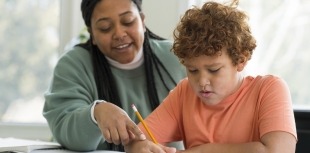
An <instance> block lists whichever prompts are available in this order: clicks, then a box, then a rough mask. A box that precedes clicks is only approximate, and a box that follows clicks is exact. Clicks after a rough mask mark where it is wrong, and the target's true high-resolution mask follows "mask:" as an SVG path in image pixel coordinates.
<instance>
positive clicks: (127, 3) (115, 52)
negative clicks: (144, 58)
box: [89, 0, 145, 64]
mask: <svg viewBox="0 0 310 153" xmlns="http://www.w3.org/2000/svg"><path fill="white" fill-rule="evenodd" d="M89 30H90V33H91V36H92V39H93V41H92V43H93V44H94V45H96V46H97V47H98V48H99V49H100V51H101V52H102V53H103V54H104V55H105V56H107V57H109V58H111V59H113V60H115V61H118V62H119V63H122V64H126V63H130V62H131V61H132V60H133V59H134V57H135V55H136V54H137V53H138V51H139V50H141V48H142V45H143V41H144V32H145V25H144V15H143V14H142V13H140V12H139V10H138V8H137V7H136V5H135V4H134V3H133V2H132V1H131V0H101V1H100V2H98V3H97V5H96V6H95V8H94V11H93V14H92V17H91V29H89Z"/></svg>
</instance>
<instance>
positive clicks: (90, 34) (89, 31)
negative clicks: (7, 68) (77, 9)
mask: <svg viewBox="0 0 310 153" xmlns="http://www.w3.org/2000/svg"><path fill="white" fill-rule="evenodd" d="M87 31H88V33H89V37H90V38H91V41H92V43H93V45H96V44H97V43H96V41H95V40H94V39H93V32H92V31H91V28H90V27H87Z"/></svg>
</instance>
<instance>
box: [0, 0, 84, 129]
mask: <svg viewBox="0 0 310 153" xmlns="http://www.w3.org/2000/svg"><path fill="white" fill-rule="evenodd" d="M80 3H81V0H65V1H60V0H22V1H21V0H2V1H0V9H1V10H2V13H1V14H0V25H1V26H0V33H1V34H2V37H0V50H1V55H0V67H1V68H0V69H1V73H0V84H1V86H0V123H46V120H45V119H44V117H43V116H42V109H43V105H44V97H43V94H44V92H45V91H46V90H47V88H48V85H49V83H50V79H51V76H52V71H53V68H54V66H55V64H56V62H57V60H58V58H59V55H60V54H61V53H62V52H63V51H64V48H65V47H66V46H68V44H70V43H69V42H70V40H72V38H73V37H76V36H78V33H79V32H80V31H81V29H82V27H83V26H84V24H83V22H82V18H81V15H80V14H79V13H80ZM70 45H71V44H70Z"/></svg>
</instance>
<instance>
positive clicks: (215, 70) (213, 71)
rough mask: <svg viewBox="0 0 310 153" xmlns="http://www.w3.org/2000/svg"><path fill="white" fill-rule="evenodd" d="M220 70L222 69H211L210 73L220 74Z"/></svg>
mask: <svg viewBox="0 0 310 153" xmlns="http://www.w3.org/2000/svg"><path fill="white" fill-rule="evenodd" d="M220 69H221V68H218V69H209V70H208V71H209V72H210V73H216V72H218V71H219V70H220Z"/></svg>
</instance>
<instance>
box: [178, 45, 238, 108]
mask: <svg viewBox="0 0 310 153" xmlns="http://www.w3.org/2000/svg"><path fill="white" fill-rule="evenodd" d="M184 65H185V67H186V70H187V76H188V80H189V83H190V85H191V87H192V89H193V90H194V91H195V93H196V94H197V95H198V97H199V98H200V99H201V101H202V102H203V103H205V104H208V105H216V104H218V103H220V102H221V101H222V100H223V99H224V98H226V97H227V96H229V95H231V94H233V93H234V92H235V91H236V90H237V89H238V88H239V87H240V85H241V83H242V79H243V77H242V76H241V74H240V71H242V70H243V68H244V63H240V64H238V65H236V66H234V65H233V64H232V61H231V59H230V58H229V56H228V55H227V53H226V50H222V54H221V55H215V56H206V55H200V56H198V57H193V58H190V59H184Z"/></svg>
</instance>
